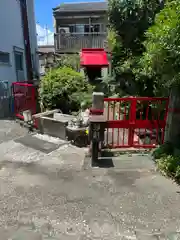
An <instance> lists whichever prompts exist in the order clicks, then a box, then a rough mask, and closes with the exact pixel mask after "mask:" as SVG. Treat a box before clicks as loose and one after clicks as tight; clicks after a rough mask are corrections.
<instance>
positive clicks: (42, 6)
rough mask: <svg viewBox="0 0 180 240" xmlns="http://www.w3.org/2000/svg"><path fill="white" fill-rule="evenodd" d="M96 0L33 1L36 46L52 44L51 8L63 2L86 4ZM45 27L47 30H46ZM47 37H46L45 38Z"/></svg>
mask: <svg viewBox="0 0 180 240" xmlns="http://www.w3.org/2000/svg"><path fill="white" fill-rule="evenodd" d="M86 1H88V2H89V1H91V2H93V1H97V0H79V1H78V0H64V1H63V0H34V2H35V15H36V23H37V24H36V29H37V34H38V44H39V45H44V44H53V39H54V36H53V18H52V8H54V7H57V6H58V5H60V4H61V3H64V2H86ZM46 25H47V27H48V30H46ZM47 35H48V37H47Z"/></svg>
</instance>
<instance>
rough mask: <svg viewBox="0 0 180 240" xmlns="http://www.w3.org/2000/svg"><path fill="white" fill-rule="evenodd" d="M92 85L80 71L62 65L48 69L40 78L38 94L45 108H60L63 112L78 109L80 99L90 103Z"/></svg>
mask: <svg viewBox="0 0 180 240" xmlns="http://www.w3.org/2000/svg"><path fill="white" fill-rule="evenodd" d="M92 92H93V87H92V86H91V85H90V84H89V83H88V82H87V81H86V80H85V78H84V77H83V75H82V74H81V73H78V72H76V71H75V70H73V69H72V68H69V67H62V68H58V69H52V70H50V71H49V72H48V73H47V74H46V76H44V78H43V79H42V80H41V84H40V89H39V95H40V100H41V104H42V105H43V107H44V108H45V109H55V108H58V109H61V110H62V112H63V113H70V112H71V111H78V110H79V108H80V106H81V103H82V101H85V102H86V105H88V104H90V101H91V96H92Z"/></svg>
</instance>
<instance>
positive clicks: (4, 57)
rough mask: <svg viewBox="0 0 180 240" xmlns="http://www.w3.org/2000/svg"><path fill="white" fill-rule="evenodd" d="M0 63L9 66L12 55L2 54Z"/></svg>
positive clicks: (0, 53)
mask: <svg viewBox="0 0 180 240" xmlns="http://www.w3.org/2000/svg"><path fill="white" fill-rule="evenodd" d="M0 63H5V64H9V63H10V54H9V53H6V52H0Z"/></svg>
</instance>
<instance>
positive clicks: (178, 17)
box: [140, 0, 180, 89]
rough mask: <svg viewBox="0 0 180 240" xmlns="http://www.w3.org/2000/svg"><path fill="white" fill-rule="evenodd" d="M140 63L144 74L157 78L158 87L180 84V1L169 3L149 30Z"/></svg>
mask: <svg viewBox="0 0 180 240" xmlns="http://www.w3.org/2000/svg"><path fill="white" fill-rule="evenodd" d="M146 37H147V39H146V41H145V42H144V46H145V49H146V51H145V53H144V55H143V57H142V58H141V59H140V65H141V67H142V71H143V72H144V74H145V75H147V76H149V77H151V78H152V77H158V82H157V83H158V87H159V88H160V87H164V88H166V89H167V88H168V87H171V86H173V85H175V86H177V85H180V2H179V1H177V0H176V1H170V2H167V4H166V5H165V8H164V9H163V10H162V11H161V12H160V13H159V14H158V15H157V17H156V19H155V24H154V25H153V26H152V27H150V28H149V29H148V31H147V33H146Z"/></svg>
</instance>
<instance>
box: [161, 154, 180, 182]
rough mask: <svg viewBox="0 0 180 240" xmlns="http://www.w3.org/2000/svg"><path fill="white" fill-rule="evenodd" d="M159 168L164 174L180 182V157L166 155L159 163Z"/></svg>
mask: <svg viewBox="0 0 180 240" xmlns="http://www.w3.org/2000/svg"><path fill="white" fill-rule="evenodd" d="M157 166H158V169H159V170H160V171H161V172H162V173H163V174H165V175H167V176H169V177H172V178H173V179H174V180H176V181H178V182H179V181H180V156H171V155H164V156H163V157H161V158H160V159H159V160H158V161H157Z"/></svg>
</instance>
